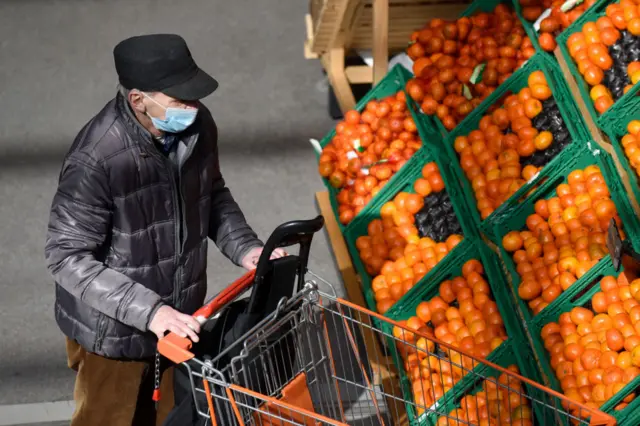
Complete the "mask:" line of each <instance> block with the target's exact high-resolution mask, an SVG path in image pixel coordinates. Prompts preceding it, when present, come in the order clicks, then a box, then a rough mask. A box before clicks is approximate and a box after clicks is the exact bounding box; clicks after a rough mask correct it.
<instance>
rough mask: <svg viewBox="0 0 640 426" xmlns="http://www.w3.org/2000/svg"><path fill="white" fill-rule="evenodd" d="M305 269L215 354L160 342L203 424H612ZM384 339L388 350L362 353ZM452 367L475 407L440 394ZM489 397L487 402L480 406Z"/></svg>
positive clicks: (245, 287) (222, 299)
mask: <svg viewBox="0 0 640 426" xmlns="http://www.w3.org/2000/svg"><path fill="white" fill-rule="evenodd" d="M293 240H294V241H295V239H293ZM270 248H273V247H270ZM307 255H308V253H307ZM266 264H267V261H265V263H264V265H266ZM305 264H306V263H305ZM264 265H263V267H264V268H266V266H264ZM258 271H260V265H259V267H258ZM301 272H302V275H305V272H306V278H308V279H307V280H306V281H305V283H304V285H303V287H302V288H301V289H300V291H298V292H297V293H296V294H294V295H292V296H291V297H289V298H282V299H280V300H279V301H278V302H277V304H276V306H275V308H274V310H273V311H272V312H271V313H269V314H268V315H266V316H265V317H264V318H263V319H261V320H260V321H259V322H258V323H257V324H255V325H254V326H253V327H252V328H251V329H250V330H247V332H246V333H244V335H242V336H238V338H237V339H236V341H235V342H233V343H232V344H231V345H229V346H227V347H226V348H225V349H224V350H223V351H222V352H220V353H218V354H215V355H214V356H212V357H207V356H203V357H196V356H195V355H194V353H193V352H192V351H191V348H192V344H191V342H190V341H189V340H188V339H185V338H180V337H179V336H177V335H175V334H169V335H167V336H166V337H165V338H163V339H161V340H160V342H159V345H158V348H159V351H160V353H162V354H163V355H164V356H165V357H167V358H169V359H170V360H172V361H173V362H175V363H177V364H181V365H182V367H183V368H185V369H186V371H188V376H189V381H190V384H191V392H192V394H193V398H194V401H195V403H196V409H197V412H198V414H199V416H201V417H202V418H204V419H207V422H208V424H212V425H221V426H222V425H225V426H227V425H242V426H244V425H254V424H255V425H304V426H311V425H395V424H398V425H399V424H409V423H411V424H416V425H418V424H420V425H422V424H424V425H434V426H435V425H437V426H441V425H465V424H468V425H477V426H480V425H505V424H509V425H521V426H526V425H556V424H567V425H571V424H583V425H594V426H595V425H607V426H613V425H615V424H616V421H615V419H614V418H613V417H611V416H609V415H607V414H604V413H602V412H600V411H598V410H597V409H595V408H594V407H592V406H589V405H588V404H587V405H585V404H579V403H576V402H574V401H572V400H569V399H567V398H566V397H564V396H563V395H561V394H559V393H557V392H555V391H553V390H551V389H548V388H546V387H544V386H542V385H540V384H538V383H535V382H534V381H532V380H529V379H527V378H525V377H522V376H520V375H518V374H514V373H513V371H511V370H510V369H507V368H504V367H500V366H498V365H495V364H492V363H489V362H487V361H485V360H482V359H479V358H477V357H475V356H473V355H470V354H466V353H463V352H461V351H460V350H459V349H456V348H454V347H452V346H450V345H448V344H446V343H444V342H441V341H439V340H438V339H436V338H434V337H433V336H431V335H429V334H426V333H423V332H422V331H418V330H413V329H409V328H407V327H406V326H404V325H402V324H400V323H397V322H395V321H391V320H389V319H387V318H384V317H383V316H381V315H378V314H377V313H374V312H372V311H369V310H367V309H365V308H362V307H360V306H357V305H354V304H353V303H351V302H349V301H347V300H344V299H341V298H338V297H336V296H335V292H334V291H333V289H332V286H331V285H330V283H328V282H326V281H325V280H323V279H322V278H321V277H319V276H317V275H315V274H313V273H312V272H310V271H301ZM254 278H255V274H254V273H249V274H247V275H245V276H244V277H242V278H241V279H239V280H238V281H236V282H235V283H233V284H232V285H231V286H230V287H229V288H227V289H226V290H225V291H224V292H222V293H221V294H219V295H218V296H216V297H215V298H214V300H212V301H211V302H209V303H208V304H207V305H205V306H204V307H203V308H201V309H200V310H199V311H198V312H196V314H195V316H196V318H199V320H200V321H201V322H203V323H204V322H206V321H207V319H209V318H215V317H216V315H217V314H218V313H219V312H221V311H222V310H224V308H225V307H226V306H229V304H230V303H232V302H233V301H234V300H237V299H238V298H240V297H242V296H243V294H245V293H246V292H247V291H249V290H250V289H251V288H252V286H253V284H254ZM263 296H264V294H262V296H261V297H263ZM262 300H265V301H266V300H267V299H266V298H263V299H262ZM419 341H421V343H417V342H419ZM381 342H382V343H384V345H382V346H383V347H386V348H387V350H388V353H385V354H381V353H378V352H376V353H370V352H367V350H366V348H367V347H371V344H372V343H373V344H378V343H381ZM425 342H426V343H427V344H426V345H425ZM436 347H437V348H438V349H437V351H436V350H435V349H433V348H436ZM394 359H395V360H396V361H397V360H399V359H404V360H405V365H400V368H402V369H405V370H406V372H407V373H408V374H409V375H411V374H413V375H415V374H418V376H419V377H420V378H421V379H422V380H418V381H417V382H414V385H413V390H410V391H408V392H407V386H406V385H407V383H406V382H407V380H408V379H407V375H406V374H398V372H397V371H396V368H395V366H394V361H393V360H394ZM479 366H483V367H485V368H478V367H479ZM445 371H449V372H451V373H452V374H453V376H454V377H458V378H462V377H465V378H466V381H467V382H469V378H471V379H472V380H471V382H472V383H473V386H469V387H468V388H467V390H470V389H471V388H472V387H475V388H476V389H477V388H478V386H480V389H481V391H480V393H478V394H477V395H478V396H477V398H476V397H474V398H476V399H474V401H476V403H477V405H475V412H474V411H472V410H471V408H470V407H469V405H468V404H467V406H466V407H465V406H464V404H465V402H464V400H462V399H461V398H462V396H463V395H462V394H460V395H450V394H451V392H448V393H446V394H445V395H444V397H442V395H441V394H439V393H438V391H437V389H438V388H441V386H442V385H443V383H444V376H443V372H445ZM415 383H419V386H418V387H417V388H416V385H415ZM409 389H411V385H409ZM441 390H442V389H441ZM494 394H495V396H494ZM482 401H484V403H485V404H486V405H487V406H489V407H490V409H486V410H484V409H482V407H483V406H482V405H481V402H482ZM461 405H462V408H465V409H464V410H463V409H460V407H461ZM525 407H526V409H525ZM407 413H414V414H415V415H414V416H409V417H407ZM487 413H490V417H487ZM515 413H517V414H515ZM496 416H497V417H496Z"/></svg>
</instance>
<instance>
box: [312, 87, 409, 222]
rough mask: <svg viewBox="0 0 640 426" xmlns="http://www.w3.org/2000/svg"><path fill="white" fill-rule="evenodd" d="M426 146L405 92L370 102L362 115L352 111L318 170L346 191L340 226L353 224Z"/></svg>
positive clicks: (341, 202)
mask: <svg viewBox="0 0 640 426" xmlns="http://www.w3.org/2000/svg"><path fill="white" fill-rule="evenodd" d="M421 146H422V141H421V140H420V136H419V135H418V128H417V127H416V123H415V122H414V120H413V118H412V117H411V113H410V112H409V110H408V109H407V102H406V97H405V95H404V92H403V91H402V90H401V91H399V92H398V93H397V94H396V95H394V96H390V97H387V98H384V99H381V100H372V101H370V102H369V103H367V106H366V108H365V109H364V111H362V113H360V112H358V111H355V110H352V111H348V112H347V113H346V114H345V119H344V121H341V122H340V123H338V125H337V126H336V134H335V136H334V137H333V139H332V140H331V142H329V143H328V144H327V146H325V147H324V149H323V150H322V154H321V155H320V161H319V165H318V171H319V173H320V175H321V176H322V177H324V178H326V179H328V180H329V183H330V184H331V185H332V186H333V187H335V188H341V189H342V190H341V191H340V193H339V194H338V204H339V216H340V217H339V219H340V222H341V223H342V224H344V225H346V224H348V223H350V222H351V221H352V220H353V218H354V217H355V216H356V215H357V214H358V213H359V212H360V211H361V210H362V209H363V208H364V207H365V206H366V205H367V204H368V203H369V201H371V199H372V198H373V197H374V196H375V195H376V194H377V193H378V192H379V191H380V189H381V188H382V187H383V186H384V185H385V184H386V183H387V182H388V181H389V179H391V177H392V176H393V175H394V174H395V173H396V172H398V171H399V170H400V169H401V168H402V166H403V165H404V164H405V162H406V161H407V160H408V159H410V158H411V156H413V154H415V152H416V151H418V150H419V149H420V147H421Z"/></svg>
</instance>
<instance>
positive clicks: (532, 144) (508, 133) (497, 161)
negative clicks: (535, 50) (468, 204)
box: [454, 71, 554, 219]
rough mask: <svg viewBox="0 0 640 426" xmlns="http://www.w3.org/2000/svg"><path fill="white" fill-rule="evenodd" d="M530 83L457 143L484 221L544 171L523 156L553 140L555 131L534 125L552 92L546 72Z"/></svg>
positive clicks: (462, 165)
mask: <svg viewBox="0 0 640 426" xmlns="http://www.w3.org/2000/svg"><path fill="white" fill-rule="evenodd" d="M527 83H528V85H527V87H524V88H523V89H522V90H520V92H519V93H518V94H512V95H510V96H508V97H507V98H506V99H505V101H504V104H503V107H502V108H497V109H494V110H493V112H491V113H488V114H486V115H485V116H484V117H482V119H481V120H480V126H479V129H478V130H474V131H472V132H470V133H469V134H468V135H466V136H458V137H457V138H456V139H455V142H454V148H455V150H456V152H457V153H458V157H459V160H460V166H461V167H462V170H463V171H464V173H465V175H466V176H467V179H469V181H470V182H471V186H472V188H473V191H474V193H475V196H476V202H477V204H476V207H477V208H478V211H479V212H480V216H481V217H482V219H486V218H487V217H488V216H489V215H490V214H491V213H493V211H494V210H495V209H496V208H498V207H499V206H500V205H501V204H502V203H504V202H505V201H506V200H507V199H508V198H509V197H511V195H513V194H514V193H515V192H516V191H517V190H518V189H520V188H521V187H522V186H523V185H524V184H525V183H526V182H527V181H528V180H529V179H531V178H532V177H533V176H535V174H536V173H537V172H538V171H539V168H538V167H535V166H533V165H528V166H525V167H522V166H521V159H523V158H526V157H529V156H531V155H533V154H534V153H536V151H544V150H545V149H547V148H548V147H549V146H551V144H552V143H554V138H553V134H552V133H551V132H549V131H546V130H543V131H539V130H538V129H536V128H535V127H533V124H532V119H533V118H535V117H536V116H537V115H538V114H540V112H542V108H543V106H542V102H543V101H545V100H547V99H549V98H551V97H552V96H553V94H552V93H551V89H550V88H549V85H548V83H547V80H546V78H545V76H544V73H543V72H542V71H534V72H532V73H531V74H530V75H529V77H528V82H527Z"/></svg>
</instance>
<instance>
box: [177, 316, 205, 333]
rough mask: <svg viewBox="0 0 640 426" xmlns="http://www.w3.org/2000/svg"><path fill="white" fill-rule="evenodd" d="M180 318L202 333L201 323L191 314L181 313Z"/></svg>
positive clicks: (188, 325)
mask: <svg viewBox="0 0 640 426" xmlns="http://www.w3.org/2000/svg"><path fill="white" fill-rule="evenodd" d="M179 319H180V320H181V321H182V322H184V323H185V324H186V325H187V327H189V328H191V329H192V330H193V331H195V332H196V333H200V323H199V322H198V321H196V319H195V318H194V317H192V316H191V315H185V314H180V316H179Z"/></svg>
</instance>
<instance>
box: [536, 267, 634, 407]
mask: <svg viewBox="0 0 640 426" xmlns="http://www.w3.org/2000/svg"><path fill="white" fill-rule="evenodd" d="M600 290H601V291H599V292H597V293H595V294H594V295H593V297H592V298H591V300H590V302H589V303H588V304H587V305H585V306H578V307H574V308H573V309H571V310H570V311H568V312H564V313H562V314H561V315H560V317H559V318H558V321H557V322H549V323H548V324H546V325H545V326H544V327H543V328H542V331H541V333H540V337H541V338H542V340H543V342H544V347H545V349H546V350H547V351H548V355H549V356H550V364H551V368H552V369H553V370H554V371H555V374H556V377H557V379H558V381H559V382H560V386H561V388H562V391H563V392H564V394H565V395H566V396H567V397H569V398H571V399H572V400H574V401H577V402H580V403H584V404H586V405H587V406H590V407H593V408H599V407H601V406H602V405H603V404H604V403H605V402H606V401H608V400H609V399H610V398H611V397H612V396H613V395H615V394H617V393H618V392H620V391H621V390H622V389H623V388H624V387H625V386H626V385H627V384H628V383H631V381H633V380H634V379H635V378H636V377H638V376H640V303H639V301H640V280H635V281H633V282H631V284H629V282H628V280H627V279H626V278H625V275H624V274H620V275H619V276H618V278H616V277H613V276H606V277H604V278H602V280H601V281H600ZM635 397H636V394H635V393H634V392H632V393H631V394H630V395H629V396H627V397H626V398H624V400H623V402H621V403H620V404H619V405H617V406H616V407H615V410H617V411H619V410H622V409H624V408H625V407H626V406H627V405H628V404H629V403H630V402H631V401H633V400H634V399H635Z"/></svg>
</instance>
